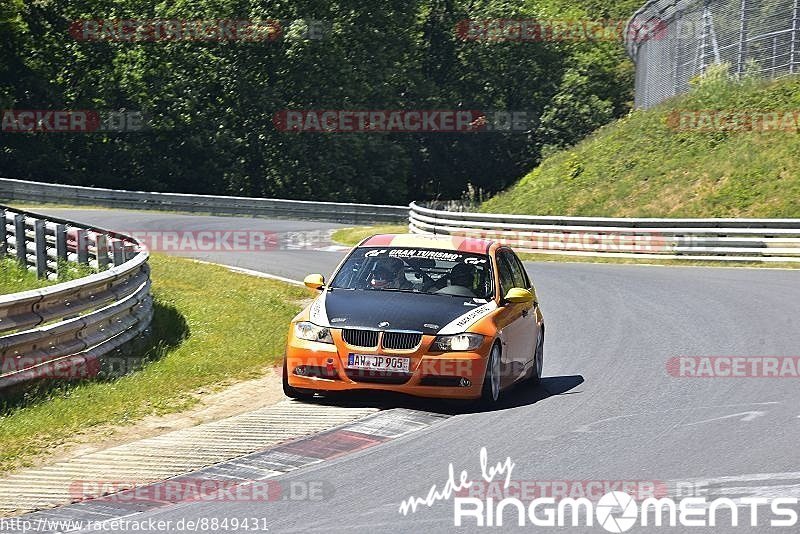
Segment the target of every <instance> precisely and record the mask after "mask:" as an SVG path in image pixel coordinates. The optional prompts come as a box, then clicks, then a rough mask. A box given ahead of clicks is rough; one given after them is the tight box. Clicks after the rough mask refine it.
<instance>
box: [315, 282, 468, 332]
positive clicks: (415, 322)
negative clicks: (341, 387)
mask: <svg viewBox="0 0 800 534" xmlns="http://www.w3.org/2000/svg"><path fill="white" fill-rule="evenodd" d="M323 298H325V310H326V312H327V316H328V321H329V323H330V325H331V326H332V327H333V328H370V329H376V330H414V331H417V332H423V333H425V334H435V333H437V332H438V331H439V330H440V329H441V328H442V327H443V326H445V325H446V324H448V323H450V322H451V321H453V320H455V319H457V318H458V317H461V316H462V315H464V314H466V313H469V312H471V311H472V310H475V309H476V308H478V307H479V306H480V305H481V303H482V302H483V301H478V302H476V301H474V300H473V299H471V298H464V297H454V296H450V295H427V294H425V293H408V292H395V291H369V290H350V289H333V290H330V291H328V292H327V294H326V295H325V296H324V297H323ZM384 322H387V323H389V324H388V325H381V324H380V323H384Z"/></svg>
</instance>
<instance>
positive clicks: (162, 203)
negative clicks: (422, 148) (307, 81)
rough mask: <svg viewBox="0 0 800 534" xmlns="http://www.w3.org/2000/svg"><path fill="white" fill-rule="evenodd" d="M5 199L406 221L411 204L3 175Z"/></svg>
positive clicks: (359, 221)
mask: <svg viewBox="0 0 800 534" xmlns="http://www.w3.org/2000/svg"><path fill="white" fill-rule="evenodd" d="M0 199H5V200H21V201H26V202H55V203H64V204H70V205H79V206H80V205H83V206H101V207H106V208H123V209H124V208H128V209H150V210H166V211H186V212H192V213H211V214H221V215H247V216H251V217H274V218H281V217H282V218H291V219H308V220H319V221H331V222H341V223H348V224H369V223H377V222H402V221H405V220H406V219H407V218H408V207H406V206H387V205H379V204H354V203H338V202H313V201H305V200H280V199H270V198H251V197H229V196H212V195H187V194H181V193H151V192H146V191H124V190H118V189H103V188H99V187H81V186H74V185H59V184H48V183H42V182H30V181H26V180H14V179H11V178H0Z"/></svg>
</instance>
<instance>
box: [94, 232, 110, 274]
mask: <svg viewBox="0 0 800 534" xmlns="http://www.w3.org/2000/svg"><path fill="white" fill-rule="evenodd" d="M94 242H95V246H96V249H95V250H96V254H95V256H96V257H97V270H98V271H105V270H106V269H107V268H108V239H107V238H106V236H105V234H95V236H94Z"/></svg>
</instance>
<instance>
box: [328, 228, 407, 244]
mask: <svg viewBox="0 0 800 534" xmlns="http://www.w3.org/2000/svg"><path fill="white" fill-rule="evenodd" d="M405 233H408V225H407V224H385V225H382V226H355V227H353V228H342V229H341V230H336V231H335V232H334V233H333V236H332V237H331V239H333V240H334V241H336V242H337V243H341V244H342V245H349V246H351V247H353V246H355V245H357V244H358V243H359V242H360V241H361V240H362V239H364V238H367V237H369V236H371V235H375V234H405Z"/></svg>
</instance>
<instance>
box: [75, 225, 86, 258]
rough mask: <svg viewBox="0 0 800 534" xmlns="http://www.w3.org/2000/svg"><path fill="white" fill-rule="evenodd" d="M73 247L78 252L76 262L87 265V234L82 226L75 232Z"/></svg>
mask: <svg viewBox="0 0 800 534" xmlns="http://www.w3.org/2000/svg"><path fill="white" fill-rule="evenodd" d="M75 248H76V252H77V253H78V263H83V264H84V265H89V235H88V234H87V232H86V230H84V229H83V228H79V229H78V230H77V231H76V232H75Z"/></svg>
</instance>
